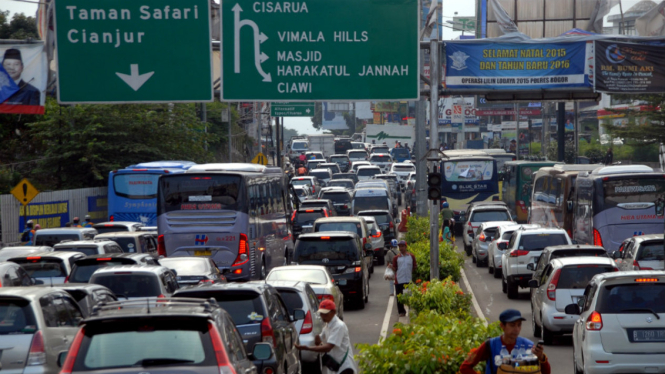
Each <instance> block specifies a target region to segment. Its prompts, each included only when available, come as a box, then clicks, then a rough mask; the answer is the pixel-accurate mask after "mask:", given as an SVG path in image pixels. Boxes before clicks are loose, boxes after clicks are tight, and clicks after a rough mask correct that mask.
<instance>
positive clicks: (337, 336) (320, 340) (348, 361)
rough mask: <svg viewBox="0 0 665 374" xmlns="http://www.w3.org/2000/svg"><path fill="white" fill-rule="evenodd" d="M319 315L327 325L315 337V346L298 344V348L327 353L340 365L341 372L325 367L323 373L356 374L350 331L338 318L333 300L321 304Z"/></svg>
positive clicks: (356, 368) (356, 367)
mask: <svg viewBox="0 0 665 374" xmlns="http://www.w3.org/2000/svg"><path fill="white" fill-rule="evenodd" d="M318 312H319V315H321V319H322V320H323V322H325V323H326V325H325V326H324V327H323V331H322V332H321V336H319V335H317V336H316V337H314V344H315V345H314V346H307V345H299V344H296V348H298V349H300V350H302V351H312V352H318V353H325V354H327V355H328V356H330V358H332V360H334V361H336V362H337V363H339V364H340V365H339V370H337V371H333V370H331V369H329V368H328V367H327V366H325V362H326V360H325V359H324V360H323V362H324V368H323V373H324V374H326V373H331V374H332V373H340V374H356V373H358V366H357V365H356V362H355V360H354V359H353V348H352V347H351V339H350V338H349V329H348V328H347V327H346V324H345V323H344V321H342V320H341V319H339V318H337V307H336V306H335V302H334V301H332V300H323V301H322V302H321V304H319V311H318Z"/></svg>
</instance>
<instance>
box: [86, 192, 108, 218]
mask: <svg viewBox="0 0 665 374" xmlns="http://www.w3.org/2000/svg"><path fill="white" fill-rule="evenodd" d="M108 208H109V201H108V197H107V196H88V215H90V219H91V220H92V222H94V223H100V222H105V221H108Z"/></svg>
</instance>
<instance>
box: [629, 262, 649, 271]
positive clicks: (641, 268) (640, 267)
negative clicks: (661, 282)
mask: <svg viewBox="0 0 665 374" xmlns="http://www.w3.org/2000/svg"><path fill="white" fill-rule="evenodd" d="M633 266H635V267H636V268H637V270H653V268H649V267H644V266H640V263H639V262H637V260H633Z"/></svg>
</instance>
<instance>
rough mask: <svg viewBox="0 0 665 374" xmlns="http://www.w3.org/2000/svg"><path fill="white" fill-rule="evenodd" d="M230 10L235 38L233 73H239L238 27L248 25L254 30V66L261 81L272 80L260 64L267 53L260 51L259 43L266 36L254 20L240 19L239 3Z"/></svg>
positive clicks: (266, 56)
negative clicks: (231, 11) (261, 78)
mask: <svg viewBox="0 0 665 374" xmlns="http://www.w3.org/2000/svg"><path fill="white" fill-rule="evenodd" d="M231 10H233V13H234V17H233V19H234V21H235V23H234V25H235V35H234V36H235V39H234V44H233V47H234V53H235V56H234V57H235V59H234V63H235V65H234V71H235V73H236V74H237V73H240V29H241V28H242V27H243V26H250V27H251V28H252V29H253V30H254V66H256V70H257V71H258V72H259V74H261V76H263V81H264V82H272V76H271V75H270V73H266V72H265V71H263V68H262V67H261V64H262V63H263V62H265V61H266V60H267V59H268V55H266V54H265V53H263V52H261V43H263V42H265V41H266V40H268V37H267V36H266V34H264V33H262V32H261V31H260V30H259V26H257V24H256V23H255V22H254V21H250V20H247V19H245V20H242V21H241V20H240V12H242V8H241V7H240V4H236V5H235V6H234V7H233V8H232V9H231Z"/></svg>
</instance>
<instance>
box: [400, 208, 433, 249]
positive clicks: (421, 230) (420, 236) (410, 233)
mask: <svg viewBox="0 0 665 374" xmlns="http://www.w3.org/2000/svg"><path fill="white" fill-rule="evenodd" d="M407 227H408V230H407V232H406V234H405V235H404V240H406V242H407V243H409V244H412V243H416V242H421V241H427V242H429V232H430V230H429V217H418V216H417V215H415V214H414V215H412V216H410V217H409V219H408V224H407Z"/></svg>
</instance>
